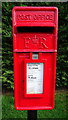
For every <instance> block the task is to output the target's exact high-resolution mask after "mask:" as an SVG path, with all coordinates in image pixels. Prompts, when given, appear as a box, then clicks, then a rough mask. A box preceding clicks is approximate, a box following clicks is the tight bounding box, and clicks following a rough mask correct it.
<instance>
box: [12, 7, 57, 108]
mask: <svg viewBox="0 0 68 120" xmlns="http://www.w3.org/2000/svg"><path fill="white" fill-rule="evenodd" d="M12 19H13V52H14V99H15V108H16V109H17V110H50V109H53V108H54V93H55V82H56V54H57V33H58V32H57V31H58V9H57V8H56V7H14V8H13V11H12ZM34 53H37V54H38V58H37V59H32V55H33V54H34ZM27 63H43V64H44V70H43V72H44V75H43V93H42V94H39V93H38V94H27V93H26V89H27V87H26V82H27V77H26V76H27V66H26V65H27Z"/></svg>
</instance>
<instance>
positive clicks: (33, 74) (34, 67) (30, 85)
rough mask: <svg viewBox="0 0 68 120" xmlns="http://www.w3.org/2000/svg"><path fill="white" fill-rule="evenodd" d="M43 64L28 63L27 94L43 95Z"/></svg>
mask: <svg viewBox="0 0 68 120" xmlns="http://www.w3.org/2000/svg"><path fill="white" fill-rule="evenodd" d="M43 66H44V64H43V63H27V76H26V78H27V82H26V94H42V93H43Z"/></svg>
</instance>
